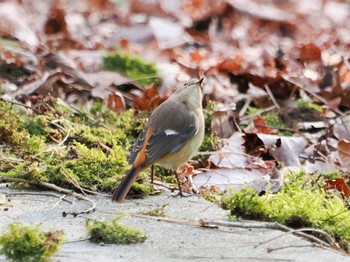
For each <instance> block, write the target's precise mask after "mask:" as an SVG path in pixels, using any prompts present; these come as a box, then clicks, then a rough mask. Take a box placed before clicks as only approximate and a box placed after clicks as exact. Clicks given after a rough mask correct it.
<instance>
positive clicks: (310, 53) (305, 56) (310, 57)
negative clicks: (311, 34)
mask: <svg viewBox="0 0 350 262" xmlns="http://www.w3.org/2000/svg"><path fill="white" fill-rule="evenodd" d="M300 59H301V60H303V61H305V62H309V61H318V60H321V50H320V48H319V47H318V46H316V45H315V44H311V43H309V44H306V45H303V46H302V47H301V48H300Z"/></svg>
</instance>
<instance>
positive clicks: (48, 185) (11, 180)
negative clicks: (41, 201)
mask: <svg viewBox="0 0 350 262" xmlns="http://www.w3.org/2000/svg"><path fill="white" fill-rule="evenodd" d="M0 183H26V184H29V185H34V186H40V187H45V188H48V189H51V190H54V191H56V192H59V193H62V194H66V195H69V196H72V197H75V198H76V199H78V200H83V201H86V202H88V203H90V205H91V207H90V208H88V209H86V210H83V211H80V212H63V216H67V215H73V216H75V217H76V216H77V215H79V214H87V213H90V212H93V211H95V209H96V203H95V202H94V201H93V200H91V199H89V198H87V197H86V196H83V195H81V194H78V193H76V192H74V191H72V190H69V189H65V188H62V187H59V186H56V185H54V184H51V183H47V182H42V181H30V180H27V179H23V178H13V177H3V176H0Z"/></svg>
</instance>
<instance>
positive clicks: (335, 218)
mask: <svg viewBox="0 0 350 262" xmlns="http://www.w3.org/2000/svg"><path fill="white" fill-rule="evenodd" d="M286 177H287V181H286V182H285V184H284V185H283V187H282V188H281V190H280V191H279V192H278V193H276V194H273V195H265V196H262V197H260V196H257V194H256V192H255V191H254V190H253V189H249V188H245V189H243V190H241V191H238V192H236V193H233V194H232V195H230V196H228V197H225V198H223V203H224V205H225V206H226V207H227V208H228V209H230V210H231V213H232V215H235V216H240V217H244V218H250V219H252V218H253V219H262V220H267V221H277V222H279V223H283V224H286V225H288V226H290V227H293V228H299V227H315V228H319V229H322V230H324V231H326V232H328V233H329V234H331V235H332V236H334V237H336V238H338V239H343V240H345V241H350V210H348V208H347V206H346V203H345V202H344V201H343V200H342V199H340V198H338V197H336V196H334V195H333V194H332V193H331V192H326V191H325V190H324V189H323V184H322V183H321V182H320V181H319V182H318V183H319V184H316V185H315V184H314V183H315V181H311V180H310V177H309V176H308V174H307V173H306V172H304V171H301V172H298V173H291V174H288V175H287V176H286Z"/></svg>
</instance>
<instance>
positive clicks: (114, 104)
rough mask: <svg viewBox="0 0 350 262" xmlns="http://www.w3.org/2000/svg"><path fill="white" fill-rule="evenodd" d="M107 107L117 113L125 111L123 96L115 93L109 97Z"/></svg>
mask: <svg viewBox="0 0 350 262" xmlns="http://www.w3.org/2000/svg"><path fill="white" fill-rule="evenodd" d="M107 107H108V108H109V109H112V110H113V111H115V112H121V111H125V109H126V107H125V101H124V97H123V95H122V94H121V93H120V92H118V91H114V92H113V93H112V94H110V95H109V96H108V101H107Z"/></svg>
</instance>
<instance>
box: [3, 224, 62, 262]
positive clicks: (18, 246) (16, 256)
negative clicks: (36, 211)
mask: <svg viewBox="0 0 350 262" xmlns="http://www.w3.org/2000/svg"><path fill="white" fill-rule="evenodd" d="M63 241H64V232H63V231H49V232H43V231H42V230H41V228H40V226H25V225H21V224H10V225H9V230H8V231H7V232H6V233H5V234H3V235H2V236H0V254H3V255H5V256H6V258H7V259H8V260H9V261H15V262H17V261H18V262H22V261H23V262H27V261H35V262H37V261H39V262H40V261H47V260H48V259H49V258H50V257H51V256H52V255H53V254H55V253H56V252H57V251H58V250H59V248H60V246H61V245H62V243H63Z"/></svg>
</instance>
